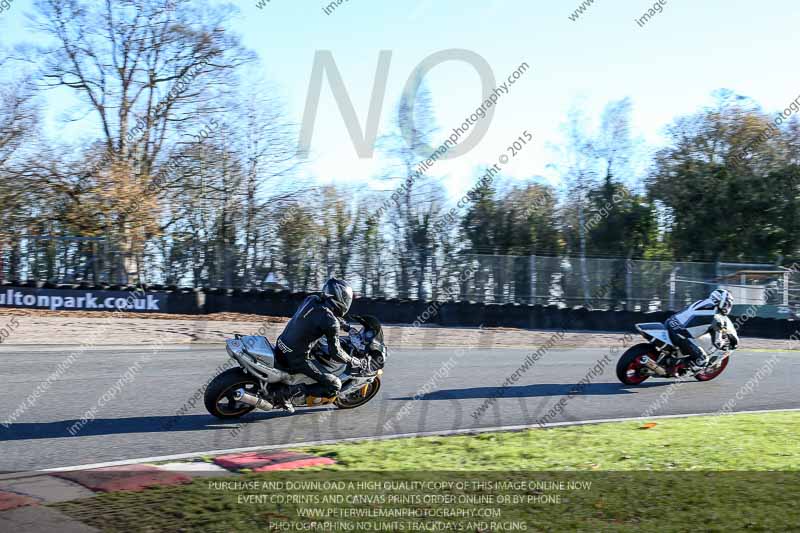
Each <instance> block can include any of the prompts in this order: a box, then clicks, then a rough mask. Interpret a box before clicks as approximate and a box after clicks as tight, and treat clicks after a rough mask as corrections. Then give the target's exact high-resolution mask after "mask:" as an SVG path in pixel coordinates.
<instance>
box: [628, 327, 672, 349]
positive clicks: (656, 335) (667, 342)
mask: <svg viewBox="0 0 800 533" xmlns="http://www.w3.org/2000/svg"><path fill="white" fill-rule="evenodd" d="M636 331H638V332H639V333H641V334H642V335H643V336H644V338H645V339H647V340H648V341H650V342H652V343H654V344H656V346H661V347H663V346H674V345H673V344H672V339H670V338H669V331H667V327H666V326H665V325H664V324H662V323H661V322H645V323H643V324H636Z"/></svg>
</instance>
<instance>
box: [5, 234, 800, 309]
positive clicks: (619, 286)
mask: <svg viewBox="0 0 800 533" xmlns="http://www.w3.org/2000/svg"><path fill="white" fill-rule="evenodd" d="M0 250H1V251H0V280H2V281H34V282H39V283H42V282H48V283H52V284H74V283H80V282H86V283H89V284H95V285H96V284H110V285H115V284H121V285H127V284H134V283H139V282H141V283H147V284H150V285H154V284H156V285H175V286H181V287H220V288H230V289H232V288H239V289H250V288H257V289H264V288H271V289H285V290H292V291H314V290H318V288H319V286H320V285H321V284H322V283H323V282H324V280H325V279H326V278H327V277H328V276H331V275H337V276H343V277H346V278H347V279H348V280H349V281H350V282H351V283H352V284H353V286H354V287H355V289H356V291H358V292H359V293H360V294H361V295H363V296H368V297H373V298H401V299H415V298H423V299H426V300H448V299H454V300H468V301H475V302H484V303H497V304H505V303H518V304H538V305H556V306H560V307H573V306H579V305H582V306H589V307H592V308H595V309H626V310H641V311H658V310H674V309H679V308H681V307H683V306H685V305H688V304H689V303H691V302H693V301H695V300H698V299H701V298H704V297H705V296H707V295H708V294H709V293H710V292H711V291H712V290H713V289H715V288H717V287H725V288H727V289H728V290H730V291H731V292H732V293H733V294H734V297H735V299H736V302H737V304H739V305H743V306H756V307H758V309H759V314H760V315H761V316H764V315H765V314H766V315H767V316H773V315H774V316H785V315H786V314H787V313H793V312H794V310H795V309H797V308H798V306H799V305H800V288H798V285H797V283H798V281H799V280H798V279H797V272H796V268H785V267H780V266H776V265H771V264H762V263H757V264H752V263H711V262H707V263H701V262H678V261H646V260H632V259H627V258H581V257H569V256H561V257H550V256H506V255H470V254H456V255H453V256H450V257H435V256H434V257H429V258H427V259H426V261H425V263H424V267H425V268H420V267H419V265H420V264H423V263H422V262H420V261H416V262H414V263H413V264H412V263H409V262H408V261H406V262H405V263H403V259H402V258H397V257H393V256H387V257H370V258H367V259H365V258H360V257H358V255H357V254H354V257H353V258H351V259H350V260H349V262H348V263H347V265H348V266H347V269H346V270H347V271H346V272H342V271H341V270H342V268H341V263H336V262H332V261H325V260H322V259H320V258H317V257H314V256H313V254H306V253H302V254H298V259H297V261H296V262H295V263H293V264H285V265H284V264H281V263H280V262H279V261H277V260H275V259H270V258H267V259H264V258H263V257H261V258H257V257H251V258H248V257H244V256H243V254H242V253H241V251H234V250H231V249H229V248H225V247H223V246H213V247H208V248H207V249H206V251H205V253H203V254H199V255H198V256H197V257H194V256H191V255H181V256H170V255H165V254H164V253H162V252H161V251H160V250H159V249H158V248H156V247H149V248H147V249H145V250H143V251H142V252H140V253H137V254H132V253H127V254H126V253H122V252H120V251H118V250H114V249H113V248H111V247H110V246H109V245H108V243H107V242H106V240H105V239H103V238H77V237H75V238H57V239H54V238H48V239H42V238H25V239H21V240H17V241H14V242H12V243H10V244H7V245H5V246H3V247H2V248H1V249H0Z"/></svg>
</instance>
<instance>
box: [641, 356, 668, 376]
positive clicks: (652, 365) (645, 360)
mask: <svg viewBox="0 0 800 533" xmlns="http://www.w3.org/2000/svg"><path fill="white" fill-rule="evenodd" d="M640 361H641V362H642V364H643V365H644V366H646V367H647V368H649V369H650V370H652V371H653V372H655V373H656V374H658V375H659V376H666V375H667V371H666V370H665V369H664V367H663V366H661V365H659V364H658V363H656V362H655V361H653V360H652V359H650V358H649V357H647V356H646V355H643V356H642V358H641V359H640Z"/></svg>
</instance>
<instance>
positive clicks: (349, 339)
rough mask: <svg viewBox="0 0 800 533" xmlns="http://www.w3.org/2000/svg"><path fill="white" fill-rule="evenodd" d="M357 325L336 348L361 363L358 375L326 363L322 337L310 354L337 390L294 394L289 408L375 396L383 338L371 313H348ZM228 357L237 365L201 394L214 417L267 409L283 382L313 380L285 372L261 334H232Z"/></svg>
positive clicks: (346, 403) (356, 402)
mask: <svg viewBox="0 0 800 533" xmlns="http://www.w3.org/2000/svg"><path fill="white" fill-rule="evenodd" d="M353 319H354V320H356V321H357V322H359V324H360V325H361V328H360V329H359V328H356V327H352V326H349V325H348V329H349V334H348V335H345V336H341V337H340V343H341V346H342V349H344V350H345V351H347V352H348V353H349V354H350V355H351V356H352V357H356V358H358V359H360V360H361V362H362V370H361V371H360V372H359V373H358V375H352V374H350V373H349V371H348V365H346V364H342V363H338V362H334V361H330V360H329V359H328V358H327V357H326V355H327V353H328V352H327V349H328V346H327V343H326V342H325V339H324V338H322V339H320V340H319V341H317V342H316V343H315V345H314V346H313V347H312V354H313V355H315V356H319V357H318V360H319V361H320V363H321V364H322V365H323V366H325V367H326V368H327V369H328V370H329V371H330V372H331V373H333V374H335V375H336V376H337V377H338V378H339V379H341V381H342V389H341V390H340V391H339V394H338V396H336V397H335V398H316V397H313V396H307V397H306V396H302V397H296V398H295V399H294V400H293V402H292V403H293V405H294V406H295V407H317V406H320V405H325V404H331V403H332V404H335V405H336V407H338V408H339V409H354V408H356V407H359V406H361V405H364V404H365V403H367V402H368V401H370V400H371V399H372V398H374V397H375V395H376V394H378V391H379V390H380V388H381V376H382V375H383V367H384V365H385V363H386V358H387V357H388V355H389V352H388V349H387V347H386V345H385V344H384V342H383V329H382V328H381V324H380V322H379V321H378V320H377V319H376V318H375V317H372V316H357V317H353ZM225 345H226V349H227V351H228V355H230V356H231V357H232V358H233V359H234V360H235V361H236V362H237V363H238V364H239V366H238V367H234V368H229V369H228V370H226V371H224V372H222V373H221V374H219V375H218V376H217V377H215V378H214V379H213V380H212V381H211V383H209V385H208V387H207V388H206V392H205V405H206V409H208V412H209V413H211V414H212V415H214V416H216V417H217V418H222V419H230V418H238V417H240V416H243V415H245V414H247V413H249V412H251V411H252V410H254V409H261V410H264V411H269V410H271V409H273V408H274V407H275V406H274V404H273V402H274V399H273V398H274V393H275V392H276V391H277V390H278V389H279V388H280V387H283V386H285V385H296V384H301V383H305V384H312V383H314V380H313V379H311V378H309V377H308V376H305V375H303V374H290V373H288V372H287V371H286V370H285V369H284V368H282V367H281V365H280V364H279V363H278V361H277V360H276V357H275V355H276V354H275V348H274V347H273V346H272V344H271V343H270V342H269V339H267V338H266V337H261V336H255V335H246V336H242V335H236V336H235V338H233V339H228V340H226V341H225Z"/></svg>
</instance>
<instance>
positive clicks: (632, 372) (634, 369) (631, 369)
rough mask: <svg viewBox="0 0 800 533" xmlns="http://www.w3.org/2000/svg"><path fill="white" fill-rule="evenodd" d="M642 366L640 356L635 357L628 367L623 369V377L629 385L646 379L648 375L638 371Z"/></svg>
mask: <svg viewBox="0 0 800 533" xmlns="http://www.w3.org/2000/svg"><path fill="white" fill-rule="evenodd" d="M641 368H642V358H641V357H637V358H636V359H634V360H633V361H631V362H630V364H629V365H628V368H626V369H625V379H626V380H627V381H628V384H629V385H638V384H639V383H641V382H642V381H644V380H646V379H647V378H648V377H650V376H643V375H642V374H640V373H639V369H641Z"/></svg>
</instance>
